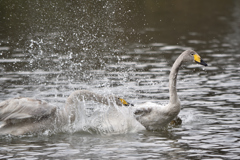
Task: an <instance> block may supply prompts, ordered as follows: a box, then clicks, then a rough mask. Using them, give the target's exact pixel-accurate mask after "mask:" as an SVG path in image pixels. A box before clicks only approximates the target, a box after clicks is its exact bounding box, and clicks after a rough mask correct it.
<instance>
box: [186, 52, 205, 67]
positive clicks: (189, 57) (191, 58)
mask: <svg viewBox="0 0 240 160" xmlns="http://www.w3.org/2000/svg"><path fill="white" fill-rule="evenodd" d="M182 54H183V62H195V63H198V64H201V65H203V66H207V63H205V62H204V61H203V60H202V59H201V57H200V56H199V55H198V54H197V52H195V51H193V50H186V51H184V52H183V53H182Z"/></svg>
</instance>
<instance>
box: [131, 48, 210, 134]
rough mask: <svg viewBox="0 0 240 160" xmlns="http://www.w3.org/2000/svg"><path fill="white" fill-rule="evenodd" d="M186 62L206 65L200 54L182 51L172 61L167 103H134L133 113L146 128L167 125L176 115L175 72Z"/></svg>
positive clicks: (155, 128) (178, 107)
mask: <svg viewBox="0 0 240 160" xmlns="http://www.w3.org/2000/svg"><path fill="white" fill-rule="evenodd" d="M186 62H196V63H199V64H202V65H204V66H207V64H206V63H205V62H204V61H203V60H201V58H200V56H199V55H198V54H197V53H196V52H195V51H192V50H186V51H184V52H183V53H182V54H181V55H180V56H179V57H178V58H177V59H176V61H175V62H174V64H173V66H172V69H171V72H170V75H169V103H168V104H167V105H166V106H160V105H158V104H154V103H150V102H147V103H144V104H141V105H136V108H135V111H134V114H135V116H136V119H137V120H138V121H139V122H140V123H141V124H142V125H143V126H144V127H145V128H146V129H148V130H158V129H161V128H162V127H165V126H167V125H168V124H169V123H170V122H171V121H172V120H174V118H176V117H177V115H178V113H179V112H180V110H181V104H180V100H179V98H178V95H177V88H176V84H177V74H178V70H179V68H180V66H181V65H182V64H183V63H186Z"/></svg>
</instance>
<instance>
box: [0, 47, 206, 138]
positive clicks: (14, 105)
mask: <svg viewBox="0 0 240 160" xmlns="http://www.w3.org/2000/svg"><path fill="white" fill-rule="evenodd" d="M187 62H195V63H198V64H201V65H204V66H207V64H206V63H205V62H204V61H203V60H202V59H201V57H200V56H199V55H198V54H197V53H196V52H195V51H193V50H186V51H184V52H183V53H182V54H181V55H180V56H179V57H178V58H177V59H176V61H175V62H174V64H173V66H172V69H171V71H170V75H169V93H170V96H169V97H170V98H169V103H168V105H166V106H161V105H159V104H155V103H152V102H146V103H143V104H131V103H129V102H127V101H126V100H125V99H123V98H119V97H118V96H115V95H103V94H97V93H94V92H91V91H88V90H76V91H74V92H72V93H71V94H70V95H69V97H68V98H67V100H66V102H65V105H64V107H58V106H55V105H52V104H50V103H47V102H46V101H44V100H39V99H34V98H28V97H27V98H26V97H18V98H11V99H8V100H5V101H2V102H0V121H1V123H0V135H2V134H11V135H23V134H33V133H39V132H44V131H46V130H50V131H54V130H58V129H59V128H64V126H71V125H73V124H74V122H75V121H76V120H77V119H79V114H78V111H79V110H80V111H81V109H82V108H81V104H83V103H85V102H86V101H90V102H93V103H99V104H103V105H107V106H118V107H122V106H125V107H128V108H130V109H131V110H132V113H133V117H134V118H135V119H136V120H137V122H139V124H140V125H141V126H143V128H146V129H147V130H158V129H161V128H163V127H165V126H167V125H168V124H174V123H181V119H180V118H179V117H178V114H179V112H180V109H181V105H180V100H179V98H178V95H177V89H176V84H177V83H176V81H177V73H178V70H179V68H180V66H181V65H182V64H184V63H187ZM114 112H117V110H114ZM114 112H110V114H108V115H107V116H108V117H109V118H110V120H111V119H114V122H111V124H112V125H118V124H120V123H119V121H120V119H121V117H120V119H119V117H118V116H115V115H114ZM80 118H81V117H80ZM133 124H136V125H138V124H137V123H133ZM120 125H122V124H120ZM103 126H104V125H103ZM141 126H140V127H139V128H140V129H142V128H141ZM60 130H61V129H60Z"/></svg>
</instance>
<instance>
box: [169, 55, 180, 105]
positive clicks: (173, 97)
mask: <svg viewBox="0 0 240 160" xmlns="http://www.w3.org/2000/svg"><path fill="white" fill-rule="evenodd" d="M181 64H182V55H180V56H179V57H178V58H177V60H176V61H175V62H174V64H173V66H172V69H171V72H170V75H169V93H170V101H169V103H170V104H177V103H178V102H179V99H178V95H177V74H178V70H179V67H180V66H181Z"/></svg>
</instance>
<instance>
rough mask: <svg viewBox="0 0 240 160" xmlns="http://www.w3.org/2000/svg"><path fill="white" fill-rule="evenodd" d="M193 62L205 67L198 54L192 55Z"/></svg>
mask: <svg viewBox="0 0 240 160" xmlns="http://www.w3.org/2000/svg"><path fill="white" fill-rule="evenodd" d="M194 61H195V62H196V63H198V64H201V65H203V66H207V63H206V62H204V61H203V60H202V59H201V57H200V56H199V55H198V54H194Z"/></svg>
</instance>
